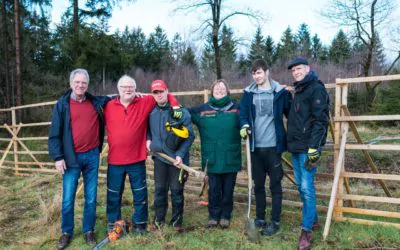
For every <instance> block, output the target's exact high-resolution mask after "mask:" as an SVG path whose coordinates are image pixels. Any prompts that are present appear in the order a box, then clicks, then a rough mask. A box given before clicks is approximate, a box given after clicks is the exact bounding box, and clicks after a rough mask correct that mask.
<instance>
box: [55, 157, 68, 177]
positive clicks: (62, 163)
mask: <svg viewBox="0 0 400 250" xmlns="http://www.w3.org/2000/svg"><path fill="white" fill-rule="evenodd" d="M56 169H57V170H58V171H59V172H60V173H61V174H64V172H65V170H66V169H67V166H66V165H65V161H64V160H59V161H56Z"/></svg>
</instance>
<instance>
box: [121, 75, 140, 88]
mask: <svg viewBox="0 0 400 250" xmlns="http://www.w3.org/2000/svg"><path fill="white" fill-rule="evenodd" d="M124 82H130V83H132V84H133V88H134V89H136V81H135V79H133V78H132V77H130V76H128V75H123V76H122V77H121V78H119V80H118V85H117V86H118V87H120V86H121V84H123V83H124Z"/></svg>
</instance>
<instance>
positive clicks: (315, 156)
mask: <svg viewBox="0 0 400 250" xmlns="http://www.w3.org/2000/svg"><path fill="white" fill-rule="evenodd" d="M319 157H321V153H320V152H319V151H318V150H316V149H315V148H309V149H308V159H309V160H310V161H311V162H317V161H318V160H319Z"/></svg>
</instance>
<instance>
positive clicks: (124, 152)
mask: <svg viewBox="0 0 400 250" xmlns="http://www.w3.org/2000/svg"><path fill="white" fill-rule="evenodd" d="M168 101H169V102H170V103H171V106H179V103H178V101H177V100H176V99H175V97H173V96H172V95H170V94H168ZM155 105H156V101H155V100H154V98H153V96H144V97H139V98H138V97H136V98H135V99H133V101H132V102H131V103H130V104H129V105H128V107H126V108H125V106H124V105H122V104H121V102H120V100H119V97H117V98H115V99H113V100H111V101H110V102H109V103H108V104H107V105H106V107H105V109H104V118H105V123H106V128H107V142H108V145H109V151H108V163H109V164H113V165H125V164H133V163H136V162H139V161H144V160H145V159H146V156H147V154H146V133H147V122H148V119H149V114H150V113H151V111H152V110H153V108H154V106H155Z"/></svg>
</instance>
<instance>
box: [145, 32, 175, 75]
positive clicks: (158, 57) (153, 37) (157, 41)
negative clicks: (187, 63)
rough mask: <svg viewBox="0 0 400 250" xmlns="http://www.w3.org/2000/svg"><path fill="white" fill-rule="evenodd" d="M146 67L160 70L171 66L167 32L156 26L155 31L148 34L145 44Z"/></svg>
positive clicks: (155, 70)
mask: <svg viewBox="0 0 400 250" xmlns="http://www.w3.org/2000/svg"><path fill="white" fill-rule="evenodd" d="M145 49H146V54H145V55H146V56H145V57H146V62H145V65H146V66H147V67H146V69H148V70H151V71H153V72H158V71H162V70H164V69H168V68H169V67H171V66H172V65H171V61H172V55H171V51H170V44H169V41H168V38H167V34H166V33H165V31H164V30H163V29H162V28H161V26H157V27H156V29H155V31H154V32H153V33H151V34H150V36H149V39H148V40H147V43H146V46H145Z"/></svg>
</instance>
